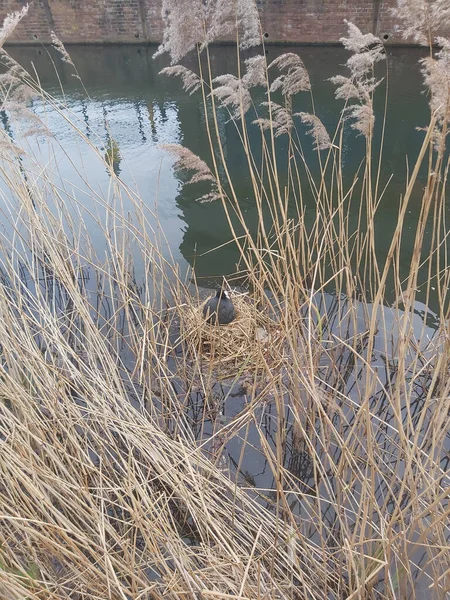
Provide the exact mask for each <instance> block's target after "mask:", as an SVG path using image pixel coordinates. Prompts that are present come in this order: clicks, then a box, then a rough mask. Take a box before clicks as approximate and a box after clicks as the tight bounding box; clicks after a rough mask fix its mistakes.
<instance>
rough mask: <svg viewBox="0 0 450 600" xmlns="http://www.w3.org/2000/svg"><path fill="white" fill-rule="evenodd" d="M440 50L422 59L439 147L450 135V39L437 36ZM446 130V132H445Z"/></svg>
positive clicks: (435, 138) (435, 140) (434, 135)
mask: <svg viewBox="0 0 450 600" xmlns="http://www.w3.org/2000/svg"><path fill="white" fill-rule="evenodd" d="M436 43H437V44H438V45H439V46H440V48H441V49H440V50H439V51H438V52H436V54H435V57H432V56H427V57H426V58H423V59H422V60H421V63H422V73H423V76H424V80H425V85H426V87H427V88H428V90H429V92H430V109H431V112H432V113H433V114H434V115H435V117H436V126H435V128H434V132H433V137H434V145H435V147H436V148H438V147H439V146H440V144H441V141H442V142H444V140H441V137H442V135H445V137H446V136H447V135H448V133H449V131H448V125H449V124H450V40H449V39H447V38H444V37H438V38H436ZM444 132H445V133H444Z"/></svg>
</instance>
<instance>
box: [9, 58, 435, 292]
mask: <svg viewBox="0 0 450 600" xmlns="http://www.w3.org/2000/svg"><path fill="white" fill-rule="evenodd" d="M10 51H11V54H12V55H13V56H14V57H15V58H16V59H17V60H18V61H19V62H20V63H21V64H23V65H24V66H25V67H26V68H27V69H35V70H36V71H37V73H38V74H39V78H40V81H41V84H42V86H43V87H44V89H45V90H47V91H48V92H50V93H51V94H52V95H53V96H54V97H56V98H58V99H60V100H61V102H64V103H65V104H66V105H67V106H68V107H69V109H70V112H71V115H72V116H71V118H72V119H75V120H76V122H77V124H78V126H79V128H80V130H81V132H82V133H83V134H85V135H86V136H87V137H89V138H90V139H91V141H92V142H93V143H94V144H95V145H96V146H97V147H98V148H99V150H100V152H101V153H102V154H106V153H107V152H111V143H112V142H111V139H113V140H114V144H117V145H116V146H115V150H114V151H115V152H116V157H117V160H116V162H115V169H116V172H117V173H118V174H120V176H121V178H123V180H124V181H125V182H126V183H127V184H128V185H129V186H130V187H131V189H133V190H136V191H137V192H138V193H139V195H140V197H141V198H142V199H143V201H144V203H145V204H146V205H147V206H149V207H151V208H153V209H155V210H156V211H157V214H158V218H159V221H160V225H161V227H162V229H163V231H164V233H165V235H166V237H167V240H168V243H169V249H168V250H167V254H169V253H171V254H172V255H173V257H174V258H175V260H176V261H177V263H178V264H179V265H180V267H181V270H182V271H184V272H185V271H186V270H187V267H188V266H194V265H195V272H196V275H197V277H198V281H199V282H200V283H201V284H202V285H204V286H205V287H208V286H211V285H213V283H214V281H215V279H216V278H217V277H220V276H222V275H223V274H229V273H232V272H234V271H235V270H236V262H237V260H238V256H237V252H236V249H235V248H234V247H233V245H232V244H229V245H226V243H227V242H228V241H229V240H230V233H229V229H228V225H227V222H226V220H225V218H224V215H223V212H222V208H221V206H220V203H209V204H201V203H199V202H197V197H196V193H198V191H196V190H195V189H194V188H191V189H190V188H189V186H185V187H183V185H182V182H181V180H180V178H179V176H177V174H176V173H175V172H174V169H173V162H174V161H173V158H172V157H170V156H168V155H167V153H165V152H163V151H162V150H161V149H160V148H159V144H167V143H177V144H183V145H185V146H187V147H188V148H190V149H191V150H193V151H194V152H195V153H197V154H199V155H200V156H201V157H202V158H205V159H206V160H208V157H209V147H208V142H207V135H206V130H205V126H204V123H205V115H204V110H203V104H202V99H201V95H200V94H199V93H197V94H194V95H192V96H189V95H188V94H186V93H185V92H183V90H182V88H181V82H180V81H179V80H173V79H170V78H168V77H165V76H163V75H160V74H159V71H160V70H161V68H163V67H164V66H166V65H167V58H165V57H160V58H158V59H157V60H155V59H153V53H154V51H155V47H148V46H142V47H141V46H103V47H101V46H100V47H92V46H91V47H88V46H85V47H77V46H74V47H70V48H69V52H70V55H71V57H72V60H73V62H74V64H75V65H76V68H77V70H78V73H79V75H80V78H81V80H82V82H83V85H84V88H85V89H83V86H82V85H81V84H80V81H79V80H78V79H77V78H76V77H74V76H73V72H74V71H73V68H72V67H71V66H70V65H68V64H66V63H64V62H62V61H61V58H60V56H59V55H58V54H57V53H56V52H54V51H50V52H49V51H48V50H47V49H45V48H44V47H37V46H36V47H15V48H12V49H11V50H10ZM282 51H285V48H280V47H269V48H268V49H267V53H268V59H269V61H270V60H272V59H273V58H275V56H276V55H278V54H279V53H281V52H282ZM289 51H292V52H298V53H299V54H300V56H301V57H302V59H303V60H304V63H305V65H306V67H307V69H308V71H309V74H310V78H311V82H312V87H313V91H314V102H315V107H316V111H317V114H318V115H319V116H320V118H321V119H322V121H323V123H324V124H325V126H326V127H327V129H328V130H329V131H330V132H333V131H334V128H335V127H336V124H337V120H338V117H339V109H340V108H342V102H340V101H336V100H335V98H334V89H335V88H334V86H333V84H332V83H331V82H330V81H329V78H330V77H332V76H333V75H336V74H345V72H346V71H345V67H344V63H345V61H346V60H347V58H348V54H347V52H346V51H345V50H344V49H343V48H340V47H289ZM421 56H423V51H422V50H420V49H412V48H409V49H400V48H398V49H388V58H387V65H388V69H387V73H384V70H385V69H384V66H383V67H382V68H381V71H380V75H384V76H385V81H384V82H383V84H382V85H381V86H380V87H379V89H378V94H377V100H376V111H377V125H378V126H379V127H378V129H377V135H376V143H378V141H379V137H380V131H381V122H382V119H383V112H384V99H385V85H386V83H387V85H388V87H389V100H388V109H387V116H386V136H385V144H384V151H383V167H382V174H381V184H382V186H383V184H385V183H386V182H387V181H388V180H389V178H390V177H391V175H392V174H394V177H393V178H392V180H391V181H390V183H389V186H388V188H387V191H386V194H385V197H384V199H383V201H382V203H381V206H380V209H379V214H378V217H377V238H378V239H377V245H378V251H379V254H380V261H381V262H382V260H383V256H384V255H385V253H386V252H387V249H388V247H389V244H390V241H391V234H392V231H393V227H394V224H395V222H396V218H397V211H398V203H399V198H400V195H401V193H402V192H403V191H404V188H405V179H406V173H407V161H408V162H409V164H410V165H411V164H413V163H414V160H415V157H416V156H417V153H418V150H419V148H420V145H421V143H422V140H423V132H421V131H418V130H417V129H416V128H417V127H423V126H425V125H426V123H427V118H428V105H427V98H426V96H425V95H424V94H423V93H422V90H423V88H422V78H421V74H420V71H419V65H418V60H419V59H420V58H421ZM212 63H213V68H214V70H215V72H217V73H227V72H232V73H233V72H235V67H236V53H235V49H234V48H233V47H231V46H221V47H216V48H214V49H213V51H212ZM193 66H195V63H194V65H193ZM55 67H56V70H57V73H56V70H55ZM258 94H259V96H258ZM256 98H257V99H258V98H259V99H260V100H264V97H263V93H262V91H260V90H259V91H258V90H256ZM310 105H311V103H310V98H309V95H308V94H304V95H303V96H302V95H300V96H299V97H298V98H297V100H296V106H295V107H294V108H295V110H306V111H307V110H309V109H310ZM34 110H35V111H36V112H37V113H39V114H40V116H41V117H42V118H43V119H44V120H45V121H46V122H47V123H48V125H49V128H50V129H51V130H52V131H53V132H54V133H55V139H56V143H53V148H52V152H53V153H54V155H53V156H52V158H51V159H48V160H50V162H52V164H53V165H54V170H55V173H56V172H57V173H58V177H61V178H62V179H63V180H64V181H65V182H66V184H67V185H68V186H69V187H71V189H73V190H75V191H76V196H77V199H78V201H79V202H81V203H82V204H85V205H87V207H88V208H89V210H90V211H92V210H93V207H92V206H90V204H92V200H91V198H90V196H91V194H89V193H88V191H87V189H86V186H85V185H84V182H83V179H85V180H86V181H88V182H89V184H90V185H91V186H92V187H93V188H94V189H95V190H100V191H101V192H102V193H103V194H108V190H109V187H108V186H109V184H110V180H109V175H108V173H107V172H106V170H105V168H104V166H103V165H101V163H100V162H99V161H98V160H95V159H94V158H93V157H92V156H91V155H90V154H89V152H88V151H87V150H86V148H84V147H83V144H82V143H81V142H80V139H79V136H78V135H76V134H75V133H74V131H73V128H72V127H71V126H70V125H69V124H68V123H67V122H66V121H65V120H64V119H63V118H62V117H61V116H59V115H58V114H57V113H56V112H54V111H51V110H49V109H48V107H43V106H42V105H40V104H39V103H38V102H35V105H34ZM4 125H5V123H4ZM299 126H300V125H299ZM220 127H221V131H222V134H223V139H224V149H225V154H226V158H227V160H228V166H229V169H230V173H231V176H232V178H233V181H234V182H235V184H236V189H237V193H238V196H239V198H240V201H241V204H242V207H243V210H244V212H245V213H246V214H247V216H248V220H249V223H250V226H252V224H253V226H255V224H256V219H257V216H256V210H255V207H254V202H253V201H252V198H251V195H252V194H251V183H250V181H249V177H248V175H247V173H246V170H245V169H243V168H242V166H243V160H244V156H243V153H242V151H241V148H240V144H239V140H238V137H237V133H236V130H235V127H234V125H233V124H232V123H229V122H227V120H226V117H225V115H223V120H222V121H221V123H220ZM301 132H302V129H301V126H300V133H301ZM9 133H10V135H12V136H14V126H11V127H10V131H9ZM250 135H251V136H253V135H254V141H255V142H257V139H258V136H259V132H258V128H257V127H256V126H253V128H252V127H250ZM284 137H286V136H284ZM27 143H28V144H29V146H30V148H31V149H32V151H33V152H34V153H36V154H38V155H39V154H40V155H42V157H43V158H44V159H45V158H48V147H47V143H48V142H47V141H45V140H41V141H40V142H36V140H34V139H33V138H28V141H27ZM286 143H287V142H286V139H283V138H280V140H279V144H280V147H281V148H283V147H285V145H286ZM303 147H304V150H305V153H306V158H307V159H308V156H310V157H311V158H312V159H313V160H312V162H311V165H312V168H313V170H314V168H315V167H314V165H315V164H316V162H315V161H314V156H313V153H312V150H311V142H310V137H307V138H304V144H303ZM62 148H63V149H62ZM280 155H282V153H280ZM363 155H364V142H363V139H362V138H361V137H360V138H357V136H356V134H355V132H354V131H352V130H351V128H350V127H346V130H345V136H344V166H345V173H346V174H347V176H348V178H349V181H350V180H351V178H352V177H353V176H354V174H355V173H356V171H357V169H358V167H359V165H360V162H361V159H362V157H363ZM80 173H81V174H82V176H80V175H79V174H80ZM313 174H314V173H313ZM315 174H316V175H317V172H316V173H315ZM382 186H381V187H382ZM422 189H423V182H420V181H419V182H418V184H417V186H416V189H415V190H414V194H413V200H412V202H411V206H410V207H409V208H410V210H409V211H408V214H407V217H406V225H405V233H404V237H403V244H404V249H405V252H404V255H403V261H404V262H403V265H401V267H402V268H403V269H404V272H405V274H406V273H407V269H408V262H409V258H410V255H411V254H410V250H411V249H412V245H413V241H414V230H415V227H414V224H415V220H416V217H417V214H418V210H419V204H420V200H421V192H422ZM305 204H306V220H307V221H308V219H309V220H310V221H311V222H312V220H313V218H314V201H313V199H312V198H310V199H309V198H308V196H307V195H306V196H305ZM124 208H125V209H127V208H131V207H127V206H125V207H124ZM96 210H97V209H96ZM355 219H356V215H355ZM86 220H87V223H88V227H89V229H90V234H91V236H92V238H93V241H94V246H96V245H98V248H97V249H98V250H99V251H100V252H101V244H102V243H103V242H102V239H101V238H102V235H100V233H98V232H97V226H96V224H95V222H94V220H93V221H92V223H90V224H89V216H88V215H87V216H86ZM153 224H156V222H155V223H153ZM409 232H410V234H409ZM219 246H220V249H218V250H215V251H212V250H213V249H214V248H216V247H219ZM169 250H170V252H169ZM424 281H425V280H422V283H423V282H424ZM419 283H420V282H419ZM420 293H421V292H419V294H418V299H419V300H420V298H421V296H420ZM422 293H423V297H425V292H424V291H423V292H422Z"/></svg>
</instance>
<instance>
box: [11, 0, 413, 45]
mask: <svg viewBox="0 0 450 600" xmlns="http://www.w3.org/2000/svg"><path fill="white" fill-rule="evenodd" d="M25 3H26V0H0V19H1V18H3V17H5V16H6V15H7V14H8V13H10V12H12V11H15V10H19V9H20V8H21V7H22V6H23V5H24V4H25ZM257 3H258V6H259V9H260V13H261V21H262V26H263V30H264V32H265V36H266V39H267V41H268V42H294V43H295V42H296V43H324V42H337V41H339V38H340V37H341V36H342V35H343V34H345V31H346V27H345V24H344V19H349V20H350V21H352V22H354V23H355V24H356V25H358V27H360V28H361V30H362V31H364V32H369V31H371V32H374V33H377V34H378V35H380V37H383V38H384V39H385V40H386V41H389V42H399V43H400V42H402V39H401V36H400V35H399V33H398V26H397V24H396V23H395V19H394V18H393V17H392V14H391V11H390V9H391V8H392V6H393V5H394V4H395V0H257ZM51 30H54V31H55V32H56V34H57V35H58V36H59V37H60V39H61V40H62V41H63V42H72V43H104V42H159V41H160V40H161V37H162V18H161V0H34V1H33V2H32V3H31V5H30V9H29V14H28V16H27V17H26V18H25V19H23V21H22V22H21V23H20V24H19V26H18V28H17V30H16V32H15V34H14V35H13V37H12V38H11V39H10V41H11V42H17V43H36V42H48V41H49V39H50V38H49V32H50V31H51Z"/></svg>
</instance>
